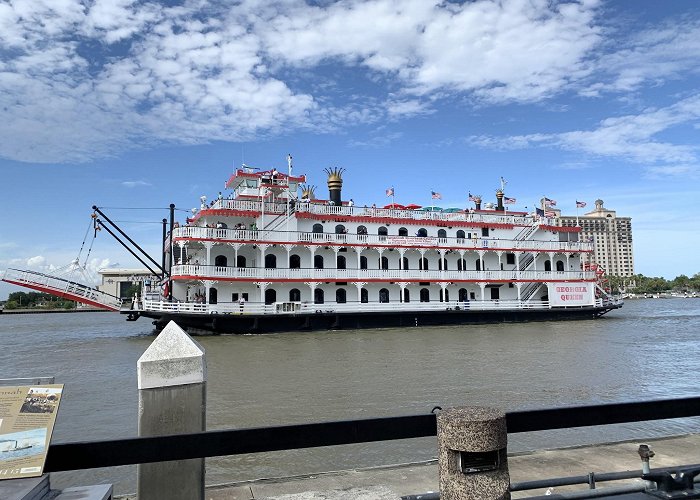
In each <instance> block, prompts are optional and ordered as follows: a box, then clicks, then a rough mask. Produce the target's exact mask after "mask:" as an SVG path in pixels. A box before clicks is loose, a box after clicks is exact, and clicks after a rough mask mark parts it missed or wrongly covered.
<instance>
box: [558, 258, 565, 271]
mask: <svg viewBox="0 0 700 500" xmlns="http://www.w3.org/2000/svg"><path fill="white" fill-rule="evenodd" d="M563 270H564V262H562V261H561V260H558V261H557V271H563Z"/></svg>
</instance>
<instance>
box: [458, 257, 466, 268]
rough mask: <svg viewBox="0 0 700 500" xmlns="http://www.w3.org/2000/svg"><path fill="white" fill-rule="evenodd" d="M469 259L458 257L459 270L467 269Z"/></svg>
mask: <svg viewBox="0 0 700 500" xmlns="http://www.w3.org/2000/svg"><path fill="white" fill-rule="evenodd" d="M466 270H467V261H466V259H457V271H466Z"/></svg>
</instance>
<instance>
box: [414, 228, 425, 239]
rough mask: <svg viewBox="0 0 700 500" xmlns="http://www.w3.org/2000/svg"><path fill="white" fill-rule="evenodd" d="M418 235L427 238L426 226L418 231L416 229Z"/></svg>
mask: <svg viewBox="0 0 700 500" xmlns="http://www.w3.org/2000/svg"><path fill="white" fill-rule="evenodd" d="M416 236H419V237H421V238H425V237H426V236H428V230H427V229H425V228H424V227H422V228H420V229H419V230H418V231H416Z"/></svg>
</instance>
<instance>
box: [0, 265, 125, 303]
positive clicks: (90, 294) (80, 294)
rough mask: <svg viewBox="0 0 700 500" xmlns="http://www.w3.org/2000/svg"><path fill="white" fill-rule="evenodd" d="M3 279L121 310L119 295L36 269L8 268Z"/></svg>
mask: <svg viewBox="0 0 700 500" xmlns="http://www.w3.org/2000/svg"><path fill="white" fill-rule="evenodd" d="M2 280H3V281H6V282H8V283H12V284H14V285H19V286H23V287H26V288H31V289H33V290H38V291H40V292H44V293H49V294H51V295H56V296H58V297H64V298H67V299H70V300H75V301H76V302H81V303H83V304H88V305H92V306H95V307H100V308H103V309H108V310H111V311H119V309H120V308H121V306H122V301H121V299H119V298H118V297H115V296H113V295H110V294H108V293H105V292H102V291H100V290H97V289H95V288H91V287H89V286H87V285H83V284H81V283H76V282H74V281H70V280H66V279H63V278H59V277H56V276H51V275H48V274H43V273H39V272H36V271H29V270H20V269H8V270H7V271H5V274H4V276H3V277H2Z"/></svg>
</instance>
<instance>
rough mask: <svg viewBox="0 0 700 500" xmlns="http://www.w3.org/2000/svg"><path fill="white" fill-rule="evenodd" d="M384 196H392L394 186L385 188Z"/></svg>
mask: <svg viewBox="0 0 700 500" xmlns="http://www.w3.org/2000/svg"><path fill="white" fill-rule="evenodd" d="M386 195H387V196H394V186H392V187H390V188H387V190H386Z"/></svg>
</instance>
